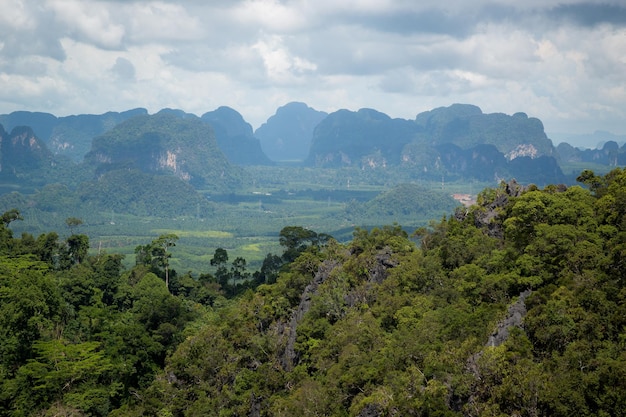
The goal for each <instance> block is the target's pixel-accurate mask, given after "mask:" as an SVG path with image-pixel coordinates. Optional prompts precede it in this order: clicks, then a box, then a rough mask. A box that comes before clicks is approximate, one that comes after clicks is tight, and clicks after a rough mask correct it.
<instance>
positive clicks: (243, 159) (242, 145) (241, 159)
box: [201, 106, 271, 165]
mask: <svg viewBox="0 0 626 417" xmlns="http://www.w3.org/2000/svg"><path fill="white" fill-rule="evenodd" d="M201 120H202V121H203V122H206V123H208V124H209V125H210V126H211V127H212V128H213V131H214V132H215V139H216V140H217V144H218V146H219V147H220V149H221V150H222V152H224V155H226V158H228V160H229V161H230V162H231V163H233V164H237V165H269V164H271V161H270V159H269V158H268V157H267V155H265V153H263V150H262V149H261V143H260V142H259V139H257V138H256V137H255V136H254V134H253V133H252V126H250V124H249V123H247V122H246V121H245V120H244V118H243V117H242V116H241V114H239V112H237V111H236V110H233V109H231V108H230V107H225V106H222V107H219V108H218V109H216V110H213V111H211V112H207V113H204V114H203V115H202V117H201Z"/></svg>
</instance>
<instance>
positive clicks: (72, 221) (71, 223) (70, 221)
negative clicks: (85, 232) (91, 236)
mask: <svg viewBox="0 0 626 417" xmlns="http://www.w3.org/2000/svg"><path fill="white" fill-rule="evenodd" d="M65 224H66V225H67V227H69V228H70V233H72V234H74V229H76V228H77V227H78V226H80V225H81V224H83V221H82V220H81V219H79V218H78V217H68V218H67V219H65Z"/></svg>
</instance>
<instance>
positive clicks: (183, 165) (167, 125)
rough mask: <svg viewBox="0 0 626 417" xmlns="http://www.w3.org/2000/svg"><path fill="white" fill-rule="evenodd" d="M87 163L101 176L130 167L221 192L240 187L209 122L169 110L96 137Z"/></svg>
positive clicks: (235, 171) (137, 119)
mask: <svg viewBox="0 0 626 417" xmlns="http://www.w3.org/2000/svg"><path fill="white" fill-rule="evenodd" d="M85 161H86V163H88V164H91V165H93V166H97V167H98V168H97V171H98V172H100V173H103V172H107V171H111V170H116V169H129V168H131V169H132V168H134V169H138V170H140V171H142V172H144V173H170V174H173V175H175V176H176V177H178V178H180V179H182V180H184V181H187V182H189V183H191V184H193V185H194V186H196V187H201V188H206V189H211V190H222V191H225V190H228V189H232V188H234V187H236V186H237V184H238V182H239V181H240V175H241V174H240V173H239V171H238V170H237V169H236V168H235V167H234V166H232V165H231V164H230V163H228V161H227V160H226V158H225V156H224V154H223V153H222V151H221V150H220V149H219V147H218V146H217V142H216V140H215V135H214V133H213V130H212V129H211V128H210V127H209V126H208V125H207V124H206V123H204V122H202V121H201V120H200V119H199V118H198V117H196V116H193V117H186V118H181V117H179V116H178V115H175V114H172V113H171V112H169V111H163V112H159V113H157V114H155V115H151V116H148V115H146V116H137V117H134V118H132V119H129V120H127V121H126V122H123V123H121V124H119V125H117V126H116V127H114V128H113V129H111V130H109V131H108V132H107V133H105V134H103V135H101V136H99V137H97V138H95V139H94V140H93V144H92V149H91V151H90V152H89V153H88V154H87V155H86V156H85Z"/></svg>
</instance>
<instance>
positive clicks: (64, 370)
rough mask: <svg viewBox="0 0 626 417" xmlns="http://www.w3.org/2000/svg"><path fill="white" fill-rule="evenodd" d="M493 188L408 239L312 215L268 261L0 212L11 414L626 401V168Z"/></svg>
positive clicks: (505, 407)
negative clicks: (192, 259) (127, 243)
mask: <svg viewBox="0 0 626 417" xmlns="http://www.w3.org/2000/svg"><path fill="white" fill-rule="evenodd" d="M579 181H580V182H581V183H582V184H583V185H584V187H580V186H572V187H569V188H567V187H565V186H555V185H551V186H547V187H545V188H543V189H538V188H537V187H534V186H530V187H522V186H520V185H518V184H516V183H514V182H511V183H509V184H505V183H502V184H501V186H500V187H499V188H496V189H486V190H484V191H483V192H482V193H480V195H479V198H478V201H477V204H476V205H475V206H472V207H470V208H461V209H458V210H457V211H456V212H455V213H454V214H453V215H450V216H446V217H444V218H442V219H441V220H440V221H437V222H432V223H431V225H430V226H429V227H425V228H421V229H418V230H417V231H416V232H415V233H414V234H413V235H408V234H407V233H406V232H405V231H404V230H403V229H402V228H401V227H400V226H398V225H393V226H386V227H381V228H376V229H373V230H370V231H368V230H365V229H360V228H357V229H355V231H354V236H353V239H352V241H351V242H349V243H346V244H340V243H338V242H337V241H335V240H334V239H332V238H330V236H328V235H324V234H318V233H316V232H314V231H311V230H308V229H305V228H302V227H299V226H291V227H286V228H284V229H283V230H281V232H280V245H281V247H282V248H283V250H284V252H283V254H280V255H273V254H268V256H267V257H266V259H265V261H264V262H263V267H262V268H261V269H260V270H259V271H256V272H255V273H254V274H252V273H250V272H249V271H247V270H246V263H245V259H242V258H237V259H235V260H233V261H231V260H230V259H229V257H228V253H227V252H226V250H224V249H221V248H218V249H216V250H215V253H214V255H213V258H212V260H211V266H212V268H213V269H212V270H211V271H207V273H205V274H200V275H198V276H193V275H192V274H177V273H176V271H172V270H171V269H170V268H168V266H169V263H168V262H169V261H168V260H169V257H170V256H171V253H172V252H174V251H175V250H176V246H175V245H176V236H174V235H162V236H159V237H156V238H155V239H154V240H153V241H152V242H146V243H145V244H144V245H139V246H138V247H137V249H136V262H135V266H134V267H132V268H128V269H124V268H123V267H122V262H121V256H119V255H111V254H106V253H98V254H94V255H89V254H88V253H87V251H86V248H88V247H89V242H88V238H87V237H86V236H85V235H82V234H79V233H78V228H77V226H79V225H80V220H79V219H68V220H67V224H68V226H69V227H72V232H73V233H72V234H71V235H70V236H69V237H67V238H66V239H60V238H59V236H58V235H57V233H55V232H50V233H47V234H42V235H40V236H38V237H34V236H31V235H29V234H23V235H22V236H21V237H16V236H13V232H12V229H11V224H12V223H15V222H19V218H20V213H19V212H18V211H17V210H10V211H7V212H5V213H4V215H3V216H2V218H1V224H0V381H1V382H0V384H1V385H0V415H2V416H26V415H41V416H55V415H65V416H70V415H71V416H83V415H85V416H87V415H89V416H101V415H112V416H141V415H155V416H241V415H249V416H314V415H317V416H324V415H326V416H361V417H366V416H368V417H369V416H393V415H396V416H461V415H464V416H510V415H517V416H620V415H625V414H626V411H625V410H626V328H625V326H626V303H625V300H626V288H625V282H626V265H624V259H626V170H622V169H615V170H613V171H611V172H610V173H608V174H606V175H604V176H598V175H595V174H594V173H593V172H591V171H584V172H583V173H582V174H581V175H580V176H579Z"/></svg>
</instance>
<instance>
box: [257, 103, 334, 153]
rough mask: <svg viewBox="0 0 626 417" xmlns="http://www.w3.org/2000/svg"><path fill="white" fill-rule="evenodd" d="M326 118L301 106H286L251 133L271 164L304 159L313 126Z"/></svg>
mask: <svg viewBox="0 0 626 417" xmlns="http://www.w3.org/2000/svg"><path fill="white" fill-rule="evenodd" d="M326 116H328V113H326V112H323V111H317V110H315V109H313V108H311V107H309V106H307V105H306V104H304V103H298V102H292V103H288V104H286V105H284V106H282V107H279V108H278V110H276V114H274V115H273V116H271V117H270V118H269V119H267V122H265V123H263V124H262V125H261V126H260V127H259V128H258V129H257V130H256V131H255V132H254V134H255V135H256V137H258V138H259V140H260V141H261V146H262V147H263V150H264V151H265V153H266V154H267V156H269V157H270V159H272V160H274V161H294V160H304V159H306V157H307V156H308V154H309V149H310V147H311V141H312V139H313V131H314V129H315V127H316V126H317V125H318V124H319V123H320V122H321V121H322V120H324V118H325V117H326Z"/></svg>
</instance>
